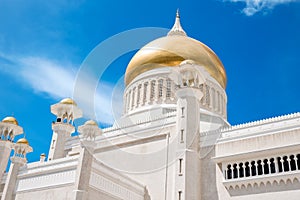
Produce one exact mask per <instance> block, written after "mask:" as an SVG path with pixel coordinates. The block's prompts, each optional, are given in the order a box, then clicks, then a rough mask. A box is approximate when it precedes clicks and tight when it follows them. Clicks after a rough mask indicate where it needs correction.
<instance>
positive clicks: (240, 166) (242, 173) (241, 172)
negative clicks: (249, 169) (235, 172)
mask: <svg viewBox="0 0 300 200" xmlns="http://www.w3.org/2000/svg"><path fill="white" fill-rule="evenodd" d="M243 165H244V163H240V164H239V175H240V176H239V177H240V178H241V177H244V167H243Z"/></svg>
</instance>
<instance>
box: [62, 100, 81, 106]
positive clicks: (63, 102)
mask: <svg viewBox="0 0 300 200" xmlns="http://www.w3.org/2000/svg"><path fill="white" fill-rule="evenodd" d="M60 103H61V104H70V105H75V106H77V103H76V102H75V101H74V100H73V99H71V98H65V99H63V100H61V101H60Z"/></svg>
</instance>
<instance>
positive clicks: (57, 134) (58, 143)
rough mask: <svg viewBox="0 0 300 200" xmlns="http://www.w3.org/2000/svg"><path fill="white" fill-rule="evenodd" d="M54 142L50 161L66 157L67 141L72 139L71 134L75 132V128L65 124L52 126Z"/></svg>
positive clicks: (49, 157)
mask: <svg viewBox="0 0 300 200" xmlns="http://www.w3.org/2000/svg"><path fill="white" fill-rule="evenodd" d="M52 130H53V135H52V140H51V144H50V149H49V156H48V160H55V159H58V158H63V157H65V144H66V140H67V139H68V138H69V137H71V133H73V132H74V131H75V128H74V126H72V125H71V124H65V123H54V124H52Z"/></svg>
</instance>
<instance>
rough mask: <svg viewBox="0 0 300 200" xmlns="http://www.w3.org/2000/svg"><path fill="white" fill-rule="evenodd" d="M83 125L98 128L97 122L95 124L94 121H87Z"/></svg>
mask: <svg viewBox="0 0 300 200" xmlns="http://www.w3.org/2000/svg"><path fill="white" fill-rule="evenodd" d="M84 125H93V126H98V124H97V122H95V121H94V120H88V121H86V122H85V123H84Z"/></svg>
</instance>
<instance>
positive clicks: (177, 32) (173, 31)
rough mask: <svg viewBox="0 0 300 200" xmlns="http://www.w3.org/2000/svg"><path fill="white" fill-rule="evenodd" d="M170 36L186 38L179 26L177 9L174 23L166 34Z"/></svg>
mask: <svg viewBox="0 0 300 200" xmlns="http://www.w3.org/2000/svg"><path fill="white" fill-rule="evenodd" d="M172 35H181V36H187V35H186V33H185V31H184V30H183V28H182V27H181V24H180V14H179V9H177V11H176V18H175V23H174V25H173V27H172V29H171V30H170V31H169V33H168V36H172Z"/></svg>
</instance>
